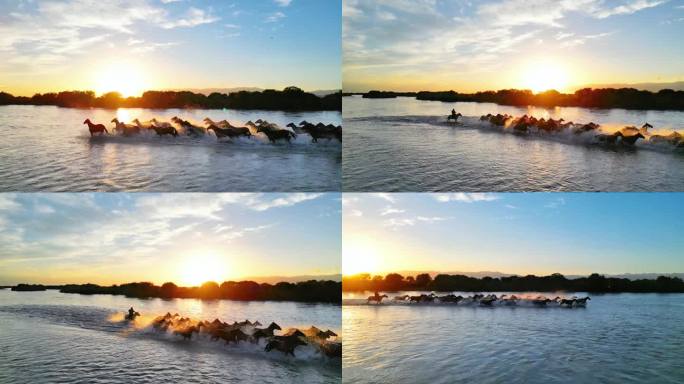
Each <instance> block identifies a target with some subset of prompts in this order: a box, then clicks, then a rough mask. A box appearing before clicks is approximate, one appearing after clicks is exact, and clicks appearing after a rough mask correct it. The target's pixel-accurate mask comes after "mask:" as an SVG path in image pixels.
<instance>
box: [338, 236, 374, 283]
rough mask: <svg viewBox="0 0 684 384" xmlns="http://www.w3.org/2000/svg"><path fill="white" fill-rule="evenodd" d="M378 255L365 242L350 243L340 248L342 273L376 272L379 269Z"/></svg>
mask: <svg viewBox="0 0 684 384" xmlns="http://www.w3.org/2000/svg"><path fill="white" fill-rule="evenodd" d="M379 264H380V263H379V260H378V253H377V252H376V251H375V249H374V248H373V246H371V245H369V244H368V243H367V242H354V241H352V242H350V243H349V244H345V245H344V246H343V248H342V273H343V274H345V275H354V274H357V273H365V272H368V273H372V272H376V271H377V270H378V267H379Z"/></svg>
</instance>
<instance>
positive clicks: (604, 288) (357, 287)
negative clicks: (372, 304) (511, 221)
mask: <svg viewBox="0 0 684 384" xmlns="http://www.w3.org/2000/svg"><path fill="white" fill-rule="evenodd" d="M342 290H343V291H344V292H355V291H390V292H394V291H436V292H454V291H460V292H529V291H536V292H557V291H570V292H593V293H684V281H683V280H682V279H680V278H679V277H668V276H659V277H658V278H656V279H636V280H630V279H625V278H616V277H605V276H603V275H599V274H597V273H594V274H591V275H589V276H588V277H580V278H576V279H568V278H566V277H565V276H563V275H561V274H559V273H554V274H552V275H548V276H535V275H527V276H506V277H495V278H492V277H487V276H486V277H483V278H476V277H470V276H465V275H449V274H437V275H436V276H435V277H434V278H433V277H432V276H431V275H429V274H427V273H422V274H419V275H416V276H415V277H414V276H406V277H404V276H402V275H400V274H398V273H390V274H388V275H386V276H385V277H382V276H375V277H371V275H370V274H358V275H352V276H344V277H343V278H342Z"/></svg>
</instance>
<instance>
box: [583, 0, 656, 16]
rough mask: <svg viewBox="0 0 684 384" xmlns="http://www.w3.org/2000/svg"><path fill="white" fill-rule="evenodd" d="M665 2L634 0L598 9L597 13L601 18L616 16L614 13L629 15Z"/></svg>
mask: <svg viewBox="0 0 684 384" xmlns="http://www.w3.org/2000/svg"><path fill="white" fill-rule="evenodd" d="M665 2H666V0H658V1H648V0H637V1H633V2H631V3H629V4H623V5H620V6H617V7H615V8H609V9H603V10H601V11H598V12H597V13H596V14H595V15H596V17H598V18H599V19H605V18H606V17H610V16H614V15H628V14H631V13H635V12H638V11H641V10H643V9H647V8H653V7H657V6H658V5H661V4H664V3H665Z"/></svg>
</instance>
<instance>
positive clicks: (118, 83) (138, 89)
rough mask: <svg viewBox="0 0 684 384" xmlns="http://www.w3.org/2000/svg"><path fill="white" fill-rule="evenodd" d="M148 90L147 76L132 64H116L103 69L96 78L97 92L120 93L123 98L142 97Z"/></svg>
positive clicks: (99, 93)
mask: <svg viewBox="0 0 684 384" xmlns="http://www.w3.org/2000/svg"><path fill="white" fill-rule="evenodd" d="M145 88H146V82H145V76H143V73H142V71H141V70H140V68H138V67H137V66H135V65H133V64H130V63H114V64H110V65H109V66H108V67H105V68H103V69H102V70H101V71H99V72H98V73H97V74H96V77H95V92H96V93H97V94H98V95H101V94H103V93H107V92H119V93H121V95H122V96H123V97H128V96H140V95H141V94H142V92H143V91H144V90H145Z"/></svg>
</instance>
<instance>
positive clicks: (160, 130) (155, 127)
mask: <svg viewBox="0 0 684 384" xmlns="http://www.w3.org/2000/svg"><path fill="white" fill-rule="evenodd" d="M111 122H112V123H114V131H115V132H117V133H119V134H121V135H123V136H134V135H138V134H140V133H141V132H146V131H154V132H155V133H156V134H157V135H158V136H164V135H170V136H173V137H176V136H178V135H179V134H184V135H187V136H194V137H199V136H204V135H208V134H209V133H210V132H213V133H214V135H215V136H216V138H217V139H222V138H229V139H233V138H238V137H247V138H250V137H252V136H255V135H256V134H258V133H262V134H264V135H265V136H266V138H268V140H269V141H270V142H272V143H275V142H276V141H278V140H285V141H287V142H290V141H291V140H292V139H295V138H296V137H297V135H298V134H302V133H306V134H308V135H309V136H311V141H312V142H314V143H315V142H318V140H319V139H327V140H328V141H331V140H337V141H340V142H341V141H342V126H340V125H333V124H323V123H318V124H313V123H309V122H308V121H306V120H304V121H302V122H300V123H299V125H295V124H294V123H289V124H287V125H286V127H287V128H290V129H286V128H282V127H280V126H278V124H275V123H270V122H268V121H266V120H262V119H258V120H256V121H254V122H252V121H251V120H250V121H248V122H246V123H245V126H244V127H236V126H233V125H231V124H230V122H228V121H227V120H221V121H213V120H211V119H210V118H208V117H207V118H205V119H204V120H203V122H204V126H199V125H196V124H193V123H191V122H190V121H188V120H183V119H181V118H179V117H177V116H174V117H172V118H171V121H170V122H168V121H159V120H157V119H156V118H153V119H152V120H148V121H144V122H143V121H140V120H138V119H134V120H133V121H132V123H133V124H126V123H123V122H121V121H119V119H117V118H114V119H112V121H111ZM83 124H87V125H88V130H89V131H90V136H91V137H92V136H94V135H95V134H98V135H103V134H109V130H108V129H107V127H105V125H104V124H95V123H93V122H92V121H90V119H86V120H85V121H84V122H83Z"/></svg>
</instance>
